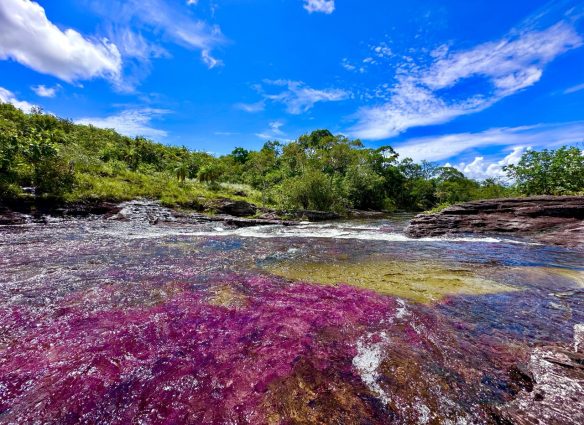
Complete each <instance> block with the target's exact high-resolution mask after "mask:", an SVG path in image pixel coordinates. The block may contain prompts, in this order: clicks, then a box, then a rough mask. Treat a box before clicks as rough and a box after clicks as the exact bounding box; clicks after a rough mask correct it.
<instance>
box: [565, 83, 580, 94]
mask: <svg viewBox="0 0 584 425" xmlns="http://www.w3.org/2000/svg"><path fill="white" fill-rule="evenodd" d="M582 90H584V83H583V84H578V85H577V86H573V87H569V88H567V89H566V90H564V94H572V93H576V92H579V91H582Z"/></svg>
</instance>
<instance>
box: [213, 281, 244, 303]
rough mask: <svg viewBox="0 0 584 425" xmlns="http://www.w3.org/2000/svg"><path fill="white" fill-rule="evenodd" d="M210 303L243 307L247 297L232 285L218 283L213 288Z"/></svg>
mask: <svg viewBox="0 0 584 425" xmlns="http://www.w3.org/2000/svg"><path fill="white" fill-rule="evenodd" d="M208 303H209V304H212V305H215V306H219V307H243V306H245V304H246V297H245V295H243V294H240V293H239V292H237V290H235V289H234V288H233V287H231V286H230V285H227V284H225V285H218V286H216V287H215V288H213V289H212V290H211V295H210V297H209V298H208Z"/></svg>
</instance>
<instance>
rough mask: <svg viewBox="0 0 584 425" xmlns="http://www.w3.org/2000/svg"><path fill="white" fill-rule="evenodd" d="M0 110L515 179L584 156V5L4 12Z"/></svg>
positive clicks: (125, 5)
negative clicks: (551, 160)
mask: <svg viewBox="0 0 584 425" xmlns="http://www.w3.org/2000/svg"><path fill="white" fill-rule="evenodd" d="M0 100H2V101H4V102H11V103H14V104H15V105H17V106H19V107H20V108H22V109H24V110H28V109H29V108H30V107H31V106H32V105H38V106H41V107H42V108H43V109H45V110H46V111H49V112H51V113H54V114H56V115H59V116H63V117H67V118H71V119H72V120H74V121H77V122H82V123H93V124H94V125H97V126H102V127H111V128H116V129H117V130H119V131H121V132H123V133H125V134H128V135H145V136H147V137H150V138H152V139H154V140H157V141H161V142H164V143H167V144H177V145H185V146H187V147H189V148H192V149H197V150H205V151H208V152H213V153H217V154H222V153H228V152H230V151H231V150H232V149H233V148H234V147H236V146H242V147H245V148H249V149H254V148H258V147H260V146H261V145H262V144H263V143H264V142H265V141H266V140H267V139H278V140H282V141H287V140H291V139H295V138H296V137H298V136H299V135H301V134H303V133H306V132H310V131H312V130H314V129H317V128H328V129H330V130H331V131H333V132H334V133H342V134H345V135H348V136H350V137H354V138H361V139H362V140H363V141H364V142H365V144H366V145H367V146H372V147H375V146H381V145H387V144H389V145H392V146H394V147H395V148H396V149H397V150H398V152H400V154H401V155H402V157H405V156H409V157H412V158H414V159H415V160H422V159H427V160H431V161H437V162H440V163H449V164H451V165H454V166H457V167H459V168H460V169H461V170H463V171H465V172H466V173H467V174H469V175H470V176H472V177H476V178H485V177H487V176H499V175H501V167H502V166H503V165H505V164H507V163H511V162H514V161H516V160H517V158H518V157H519V156H520V155H521V153H522V152H523V151H524V150H525V149H527V148H529V147H532V148H542V147H555V146H559V145H562V144H577V143H581V142H583V141H584V5H583V4H582V3H581V2H579V1H573V0H565V1H564V0H558V1H551V2H550V1H542V0H513V1H508V0H506V1H500V0H488V1H487V0H474V1H472V2H469V1H466V2H463V1H460V0H450V1H449V0H440V1H438V0H417V1H416V0H410V1H397V0H395V1H388V0H370V1H367V2H363V1H357V0H125V1H122V0H59V1H58V2H57V1H47V0H37V1H31V0H2V1H1V2H0Z"/></svg>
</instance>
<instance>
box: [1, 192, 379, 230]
mask: <svg viewBox="0 0 584 425" xmlns="http://www.w3.org/2000/svg"><path fill="white" fill-rule="evenodd" d="M371 214H377V215H376V216H379V215H380V214H383V213H377V212H376V213H371V212H367V211H351V216H355V217H369V215H371ZM339 218H341V216H340V215H339V214H337V213H334V212H327V211H310V210H298V211H277V210H274V209H270V208H261V207H258V206H256V205H254V204H251V203H249V202H246V201H237V200H232V199H223V198H218V199H212V200H207V201H206V202H204V203H203V204H201V207H200V208H198V209H197V210H189V209H173V208H167V207H164V206H162V205H161V204H160V203H159V202H157V201H151V200H134V201H129V202H122V203H114V202H107V201H96V202H78V203H69V204H56V203H52V202H38V201H37V202H34V201H32V200H31V201H19V202H12V203H0V225H21V224H27V223H49V222H53V221H59V220H74V219H107V220H137V221H147V222H149V223H151V224H157V223H160V222H175V223H178V224H180V223H183V224H195V223H198V222H209V221H217V222H219V221H220V222H225V223H226V224H228V225H233V226H237V227H247V226H261V225H274V224H283V225H293V224H296V223H298V222H300V221H311V222H319V221H328V220H336V219H339Z"/></svg>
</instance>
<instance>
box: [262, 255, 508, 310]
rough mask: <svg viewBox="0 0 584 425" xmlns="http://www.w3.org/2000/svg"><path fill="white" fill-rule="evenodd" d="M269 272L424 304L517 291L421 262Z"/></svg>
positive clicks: (287, 264) (300, 265)
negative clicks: (468, 296) (451, 296)
mask: <svg viewBox="0 0 584 425" xmlns="http://www.w3.org/2000/svg"><path fill="white" fill-rule="evenodd" d="M266 270H267V271H269V272H270V273H272V274H274V275H277V276H281V277H285V278H287V279H292V280H298V281H305V282H313V283H317V284H323V285H337V284H347V285H351V286H355V287H359V288H364V289H369V290H373V291H375V292H377V293H380V294H384V295H392V296H397V297H401V298H407V299H410V300H413V301H417V302H422V303H430V302H434V301H440V300H441V299H443V298H444V297H446V296H449V295H483V294H493V293H500V292H510V291H514V290H515V288H512V287H510V286H507V285H503V284H501V283H498V282H495V281H493V280H490V279H487V278H484V277H482V276H479V275H478V274H477V273H476V272H475V271H474V270H471V269H470V268H465V267H456V268H454V267H448V266H447V265H444V264H439V263H431V262H421V261H416V262H406V261H391V260H390V261H388V260H379V259H374V260H371V259H366V260H364V261H360V262H358V263H353V262H329V263H324V262H297V261H284V262H279V263H276V264H272V265H269V266H267V267H266Z"/></svg>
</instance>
